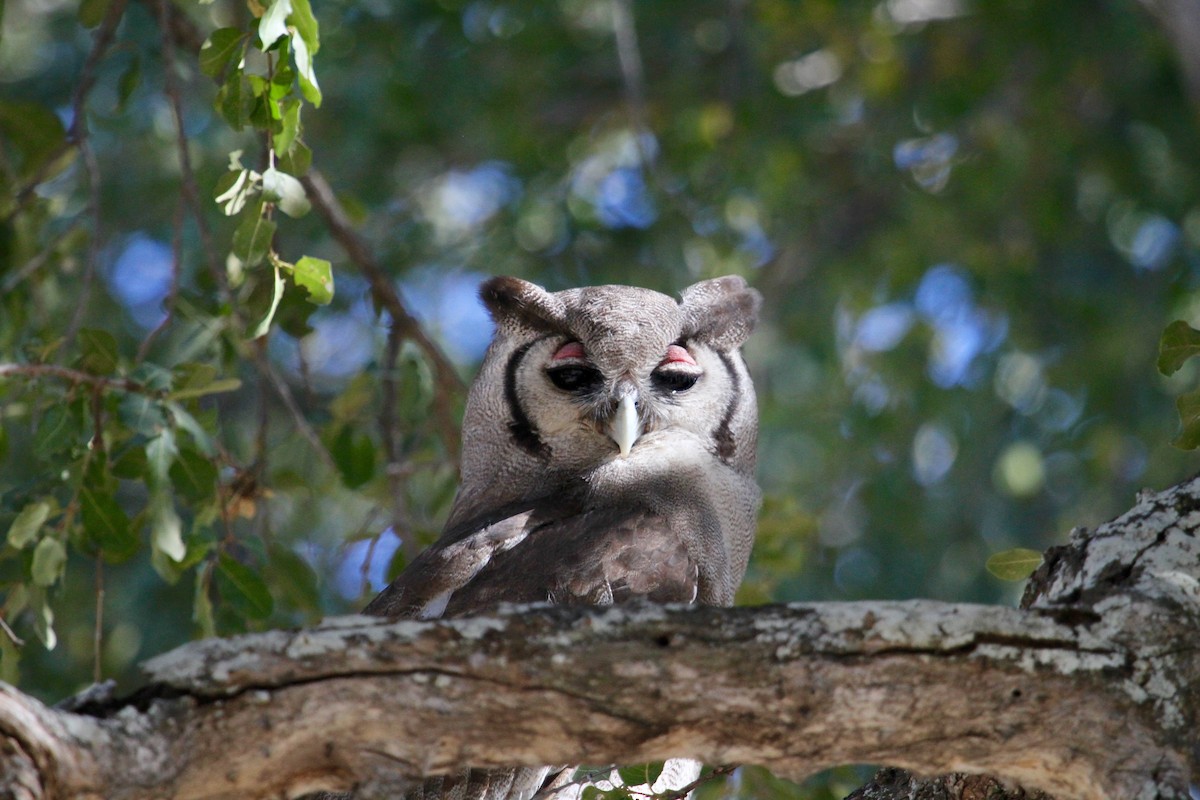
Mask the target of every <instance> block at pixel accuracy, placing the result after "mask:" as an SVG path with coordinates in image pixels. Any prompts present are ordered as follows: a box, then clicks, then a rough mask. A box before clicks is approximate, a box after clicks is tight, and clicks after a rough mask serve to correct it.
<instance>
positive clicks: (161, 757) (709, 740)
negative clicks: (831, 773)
mask: <svg viewBox="0 0 1200 800" xmlns="http://www.w3.org/2000/svg"><path fill="white" fill-rule="evenodd" d="M1198 529H1200V480H1196V481H1191V482H1189V483H1186V484H1183V485H1181V486H1179V487H1175V488H1174V489H1171V490H1169V491H1167V492H1164V493H1162V494H1158V495H1152V494H1147V495H1145V496H1144V497H1142V498H1140V499H1139V502H1138V504H1137V506H1136V507H1134V508H1133V509H1132V510H1130V511H1129V512H1127V513H1126V514H1125V515H1124V516H1122V517H1121V518H1120V519H1118V520H1115V521H1113V522H1111V523H1108V524H1107V525H1105V526H1102V527H1101V528H1100V529H1099V530H1097V531H1096V532H1094V533H1089V532H1087V531H1084V530H1076V531H1074V532H1073V533H1072V536H1071V538H1070V541H1069V542H1068V543H1067V544H1066V545H1064V546H1062V547H1059V548H1053V549H1052V550H1051V551H1050V552H1049V553H1048V554H1047V561H1046V563H1045V564H1044V565H1043V567H1042V568H1041V569H1040V570H1039V571H1038V573H1037V574H1035V576H1034V578H1033V580H1032V581H1031V582H1030V588H1029V591H1028V592H1027V594H1026V599H1025V603H1024V604H1023V606H1024V607H1023V608H1020V609H1010V608H999V607H988V606H979V605H965V604H959V605H954V604H945V603H934V602H929V601H920V600H917V601H910V602H886V603H885V602H877V603H820V604H796V605H788V606H769V607H763V608H735V609H712V608H687V607H636V608H609V609H582V608H579V609H572V608H536V609H529V608H513V609H506V610H503V611H502V612H500V613H497V614H495V615H489V616H487V617H479V618H473V619H462V620H453V621H438V622H398V623H390V624H389V623H387V622H384V621H380V620H376V619H369V618H365V617H344V618H338V619H333V620H329V621H327V622H325V623H324V624H322V625H321V626H319V627H317V628H313V629H306V630H300V631H273V632H269V633H264V634H255V635H249V636H242V637H236V638H232V639H210V640H206V641H202V642H196V643H193V644H190V645H187V646H185V647H182V648H179V649H178V650H175V651H172V652H170V653H167V654H164V655H162V656H159V657H157V658H155V659H153V660H151V661H150V662H148V663H147V664H146V665H145V672H146V676H147V679H146V682H145V685H143V686H142V687H141V688H140V689H139V690H138V691H137V692H135V693H134V694H133V695H132V696H129V697H125V698H114V697H106V696H99V697H91V698H83V699H81V700H80V701H79V702H77V703H75V705H74V710H66V709H61V708H60V709H51V708H47V707H45V706H43V705H41V704H40V703H38V702H36V701H35V700H33V699H32V698H29V697H27V696H25V695H22V694H21V693H20V692H18V691H17V690H15V689H12V688H11V687H5V688H3V690H2V691H0V796H11V797H19V798H67V797H71V798H93V797H94V798H100V797H106V798H114V799H118V798H128V799H130V800H132V799H133V798H151V797H154V798H158V797H164V796H171V797H175V798H179V799H180V800H183V798H226V797H228V798H233V797H238V798H254V797H294V796H298V795H300V794H302V793H304V792H308V791H312V790H315V789H322V788H325V789H345V788H349V787H352V786H357V787H358V788H359V791H360V792H362V793H363V794H364V795H367V796H371V795H379V796H382V795H386V794H387V793H388V792H390V791H394V790H395V789H397V788H398V787H399V786H400V785H402V784H404V783H405V782H407V781H408V780H410V776H415V775H419V774H436V773H439V772H445V771H450V770H452V769H455V768H458V767H461V766H464V765H468V764H469V765H472V766H479V767H492V766H515V765H535V764H546V763H578V762H580V761H583V762H586V763H608V762H612V763H636V762H645V761H651V760H657V759H662V758H665V757H668V756H689V757H694V758H699V759H702V760H704V761H706V762H708V763H711V764H729V763H754V764H762V765H764V766H767V767H769V768H770V769H772V770H773V771H774V772H775V773H776V774H779V775H781V776H784V777H791V778H797V779H799V778H803V777H805V776H807V775H810V774H812V773H814V772H816V771H818V770H821V769H824V768H827V767H830V766H833V765H837V764H845V763H877V764H887V765H890V766H894V767H902V768H907V769H910V770H914V771H916V772H919V773H923V774H941V773H948V772H958V773H976V774H986V775H991V776H995V777H994V778H989V779H987V781H989V782H990V783H987V784H986V785H987V786H991V787H992V789H987V788H986V786H985V784H984V783H980V782H979V781H977V780H973V779H966V778H962V777H961V776H959V777H953V778H946V779H942V780H941V781H940V783H937V782H935V783H926V784H919V785H918V784H917V783H913V782H911V781H910V782H909V783H905V782H904V781H903V780H900V779H899V778H896V776H895V775H894V774H892V773H885V778H887V779H886V780H882V781H879V780H877V781H876V783H875V785H873V786H871V787H864V789H863V790H862V791H863V792H868V791H870V792H872V793H870V794H861V795H860V796H861V797H864V798H865V797H871V798H884V797H929V798H935V797H936V798H942V797H945V798H951V797H959V798H967V797H1008V798H1020V797H1034V796H1035V795H1034V794H1032V792H1034V791H1035V790H1036V791H1041V792H1045V793H1047V794H1049V795H1051V796H1053V797H1055V798H1059V800H1067V799H1068V798H1087V799H1089V800H1090V799H1092V798H1095V799H1097V800H1099V799H1100V798H1112V799H1113V800H1118V799H1119V800H1151V799H1152V798H1186V797H1188V791H1189V783H1194V782H1196V775H1197V765H1198V764H1200V751H1198V747H1197V742H1198V737H1197V734H1196V731H1197V722H1198V721H1200V720H1198V718H1197V717H1198V713H1200V697H1198V695H1200V538H1198V535H1197V530H1198ZM889 776H890V777H889ZM1006 783H1007V784H1009V785H1013V786H1016V785H1020V786H1023V787H1025V789H1026V790H1028V793H1026V792H1025V791H1024V790H1020V789H1012V790H1006V789H1004V788H1003V785H1005V784H1006ZM981 786H984V788H983V789H981V788H980V787H981ZM955 787H958V788H955ZM964 787H967V788H964ZM993 789H994V791H993ZM889 791H890V792H891V793H890V794H888V793H886V792H889ZM935 792H938V793H935ZM972 792H973V793H972Z"/></svg>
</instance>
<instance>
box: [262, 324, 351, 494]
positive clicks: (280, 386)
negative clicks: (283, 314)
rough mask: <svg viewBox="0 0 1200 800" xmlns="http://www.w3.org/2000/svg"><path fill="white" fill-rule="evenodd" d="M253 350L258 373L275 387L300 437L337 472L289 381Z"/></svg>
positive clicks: (263, 353) (263, 356)
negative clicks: (288, 383) (298, 402)
mask: <svg viewBox="0 0 1200 800" xmlns="http://www.w3.org/2000/svg"><path fill="white" fill-rule="evenodd" d="M264 341H265V337H264ZM252 349H253V356H254V363H255V365H256V366H257V367H258V371H259V372H260V373H261V374H262V375H263V377H265V378H267V380H268V381H269V382H270V383H271V386H273V387H274V389H275V393H276V394H278V395H279V399H280V400H282V401H283V405H284V407H285V408H287V410H288V412H289V413H290V414H291V415H292V420H293V421H294V422H295V423H296V428H297V429H298V430H299V431H300V435H301V436H303V437H304V438H305V440H307V441H308V443H309V444H310V445H311V446H312V449H313V450H314V451H315V452H316V454H317V456H318V457H319V458H320V459H321V462H322V463H323V464H324V465H325V466H327V467H329V468H330V469H331V470H334V471H335V472H336V471H337V464H336V463H335V462H334V460H333V456H331V455H330V454H329V451H328V450H327V449H325V445H324V443H323V442H322V441H321V437H320V436H318V435H317V432H316V431H315V430H313V427H312V425H310V424H308V420H307V419H305V418H304V412H303V411H301V410H300V406H299V405H297V403H296V398H295V397H294V396H293V395H292V390H291V388H290V387H289V386H288V385H287V381H285V380H284V379H283V378H282V377H280V375H279V373H278V372H276V371H275V368H274V367H272V366H271V361H270V359H268V358H267V356H266V353H265V352H264V351H263V350H261V349H259V348H258V347H257V346H253V345H252Z"/></svg>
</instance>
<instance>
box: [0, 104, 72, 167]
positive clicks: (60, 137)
mask: <svg viewBox="0 0 1200 800" xmlns="http://www.w3.org/2000/svg"><path fill="white" fill-rule="evenodd" d="M0 133H3V134H4V137H5V138H6V139H7V140H8V141H7V145H8V147H9V148H10V150H9V151H8V152H6V155H7V156H8V157H9V158H11V159H12V160H13V162H14V165H15V166H16V168H17V174H16V175H15V176H13V177H14V178H15V179H16V180H19V181H21V182H24V181H28V180H30V179H31V178H33V177H34V176H35V175H37V176H39V177H40V179H41V180H42V181H43V182H44V181H48V180H50V179H51V178H53V177H54V176H55V175H57V174H58V173H59V172H61V171H62V169H63V168H65V167H66V166H67V164H69V163H70V161H69V158H70V157H73V156H70V155H69V156H68V157H66V158H64V157H63V155H62V153H63V151H62V147H63V145H65V144H66V141H67V129H66V128H65V127H63V123H62V120H61V119H59V117H58V115H57V114H55V113H54V111H53V110H52V109H50V108H47V107H46V106H44V105H42V104H41V103H33V102H22V103H14V102H0ZM51 158H58V159H59V162H58V163H56V164H55V165H54V167H53V168H52V169H50V170H46V171H44V172H43V170H44V169H45V167H46V165H47V163H49V161H50V159H51Z"/></svg>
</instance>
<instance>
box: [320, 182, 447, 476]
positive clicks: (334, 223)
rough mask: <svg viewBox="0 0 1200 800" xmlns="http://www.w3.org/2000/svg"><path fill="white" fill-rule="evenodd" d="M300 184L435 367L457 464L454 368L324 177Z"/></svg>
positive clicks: (397, 325)
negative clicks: (418, 320) (424, 328)
mask: <svg viewBox="0 0 1200 800" xmlns="http://www.w3.org/2000/svg"><path fill="white" fill-rule="evenodd" d="M300 181H301V183H303V184H304V188H305V190H306V191H307V193H308V199H309V200H310V201H311V202H312V204H313V208H315V209H316V210H317V212H318V213H319V214H320V215H321V218H322V219H324V220H325V224H326V225H327V226H328V227H329V232H330V233H331V234H332V235H333V238H334V239H336V240H337V242H338V244H340V245H341V246H342V249H343V250H345V251H346V255H348V256H349V257H350V260H351V261H353V262H354V263H355V264H356V265H357V266H358V268H359V270H360V271H361V272H362V274H363V276H364V277H366V279H367V281H368V282H369V283H370V285H371V293H372V294H373V295H374V296H375V299H376V301H377V302H378V303H379V304H380V305H381V306H383V307H384V308H385V309H387V312H388V315H389V316H390V317H391V325H392V327H393V328H394V329H395V330H396V331H398V333H399V335H401V336H403V337H404V338H406V339H410V340H412V341H413V342H415V343H416V345H417V346H418V347H419V348H421V352H423V353H424V354H425V357H426V358H428V359H429V362H430V364H431V365H432V367H433V380H434V384H435V386H436V388H437V400H436V401H435V402H434V404H433V410H434V416H435V418H436V420H437V426H438V431H439V433H440V434H441V438H442V441H443V442H444V443H445V446H446V453H447V456H448V457H449V458H450V459H451V460H453V461H454V462H455V463H457V461H458V452H459V440H458V421H457V420H456V419H455V418H454V414H453V410H452V409H453V404H452V402H451V401H452V400H453V399H455V398H458V397H461V396H462V395H463V394H464V393H465V392H466V387H465V386H464V385H463V382H462V379H461V378H459V376H458V373H457V372H456V371H455V370H454V365H453V364H451V363H450V360H449V359H447V358H446V356H445V354H444V353H442V351H441V348H439V347H438V346H437V345H436V344H435V343H434V342H433V341H432V340H431V339H430V338H429V337H428V336H427V335H426V333H425V331H424V330H423V329H422V328H421V325H420V323H418V322H417V320H416V319H415V318H414V317H413V316H412V314H410V313H409V311H408V309H407V308H406V307H405V305H404V301H403V300H401V299H400V293H399V292H398V291H397V290H396V286H395V284H394V283H392V278H391V276H390V275H389V274H388V273H387V271H386V270H385V269H384V268H383V265H381V264H380V263H379V262H378V261H377V260H376V259H375V255H374V253H372V252H371V248H370V247H368V246H367V243H366V242H364V241H363V240H362V237H360V236H359V235H358V234H357V233H356V232H355V230H354V226H353V225H352V224H351V222H350V219H349V218H348V217H347V216H346V212H345V210H344V209H343V208H342V205H341V203H339V202H338V199H337V197H336V196H334V193H333V190H332V189H331V188H330V186H329V183H328V182H327V181H326V180H325V178H324V176H323V175H321V173H320V172H318V171H316V170H311V171H309V173H308V175H306V176H304V177H303V178H301V179H300Z"/></svg>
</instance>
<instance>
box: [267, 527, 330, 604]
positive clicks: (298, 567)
mask: <svg viewBox="0 0 1200 800" xmlns="http://www.w3.org/2000/svg"><path fill="white" fill-rule="evenodd" d="M267 553H268V558H267V562H266V563H267V566H266V569H265V570H264V571H265V572H266V574H267V579H268V580H269V581H270V583H271V586H272V587H274V589H275V595H276V596H279V597H282V598H283V599H285V600H286V601H288V602H289V603H290V604H291V605H292V606H294V607H296V608H298V609H301V610H304V611H308V612H310V613H313V614H318V613H319V612H320V610H321V593H320V590H319V589H318V588H317V574H316V573H315V572H313V568H312V567H311V566H309V564H308V562H307V561H305V560H304V559H303V558H301V557H300V556H298V555H297V554H296V553H295V551H293V550H291V549H289V548H287V547H284V546H282V545H280V544H278V543H275V542H272V543H271V545H270V547H269V548H268V550H267Z"/></svg>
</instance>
